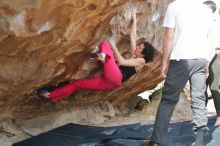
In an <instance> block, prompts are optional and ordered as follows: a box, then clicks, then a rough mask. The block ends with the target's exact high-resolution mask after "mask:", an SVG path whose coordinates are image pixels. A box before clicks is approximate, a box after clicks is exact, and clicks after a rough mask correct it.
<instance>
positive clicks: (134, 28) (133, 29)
mask: <svg viewBox="0 0 220 146" xmlns="http://www.w3.org/2000/svg"><path fill="white" fill-rule="evenodd" d="M131 17H132V25H131V33H130V43H131V55H132V57H134V56H135V55H134V51H135V49H136V31H137V26H136V23H137V22H136V11H132V16H131Z"/></svg>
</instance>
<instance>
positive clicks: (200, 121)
mask: <svg viewBox="0 0 220 146" xmlns="http://www.w3.org/2000/svg"><path fill="white" fill-rule="evenodd" d="M207 63H208V61H207V60H206V59H187V60H180V61H176V60H171V61H170V65H169V69H168V72H167V78H166V81H165V84H164V88H163V92H162V98H161V102H160V105H159V108H158V111H157V116H156V120H155V124H154V131H153V134H152V137H151V140H153V141H154V142H157V143H161V144H166V134H167V130H168V126H169V122H170V118H171V116H172V113H173V111H174V108H175V106H176V104H177V102H178V101H179V97H180V93H181V91H182V90H183V88H184V86H185V85H186V83H187V81H188V80H189V83H190V88H191V89H190V91H191V96H192V102H191V108H192V111H193V122H194V124H195V127H194V130H196V129H197V128H200V127H203V126H206V125H207V110H206V107H205V90H206V76H205V68H206V66H207Z"/></svg>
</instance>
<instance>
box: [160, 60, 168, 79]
mask: <svg viewBox="0 0 220 146" xmlns="http://www.w3.org/2000/svg"><path fill="white" fill-rule="evenodd" d="M167 71H168V64H167V63H163V64H162V66H161V75H162V77H163V78H164V79H166V77H167Z"/></svg>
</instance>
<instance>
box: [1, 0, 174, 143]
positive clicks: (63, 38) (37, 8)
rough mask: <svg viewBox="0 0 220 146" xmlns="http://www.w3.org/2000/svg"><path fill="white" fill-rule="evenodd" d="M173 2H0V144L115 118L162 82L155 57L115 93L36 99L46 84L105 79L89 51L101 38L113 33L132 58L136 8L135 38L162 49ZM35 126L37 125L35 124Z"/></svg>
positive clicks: (159, 55)
mask: <svg viewBox="0 0 220 146" xmlns="http://www.w3.org/2000/svg"><path fill="white" fill-rule="evenodd" d="M170 1H171V0H62V1H60V0H16V1H15V0H1V1H0V111H1V112H0V121H1V124H0V142H1V144H3V145H4V143H7V141H8V142H9V143H10V144H11V142H12V141H17V140H18V139H23V138H24V137H28V136H30V135H35V134H38V133H40V132H42V131H46V130H49V129H51V128H54V127H56V126H60V125H63V124H65V123H68V122H76V123H85V124H88V123H91V124H95V123H101V122H103V121H104V120H106V119H108V118H109V117H113V116H115V115H116V113H115V112H116V111H114V108H113V106H114V107H118V106H120V105H121V104H122V103H123V102H124V101H128V100H129V99H131V98H133V97H135V96H136V95H137V94H139V93H141V92H143V91H146V90H148V89H152V88H153V87H155V86H156V85H157V84H158V83H160V82H161V81H162V78H161V76H160V58H161V53H158V55H157V57H156V58H155V59H154V61H153V62H151V63H149V64H147V66H146V67H145V68H144V69H142V70H141V71H140V72H138V73H137V74H135V75H134V76H133V77H132V78H131V79H129V80H128V81H127V82H125V83H123V85H122V86H121V87H119V88H117V89H115V90H113V91H100V92H92V91H78V92H76V93H74V94H73V95H72V96H71V97H68V98H66V99H63V100H61V101H60V102H57V103H51V102H46V101H41V100H39V99H38V98H37V96H36V90H37V89H39V88H41V87H44V86H58V85H59V84H60V83H62V82H64V81H74V80H77V79H82V78H88V77H94V76H97V75H98V74H100V71H101V68H100V66H99V65H98V64H97V62H96V61H95V60H94V59H91V52H94V51H95V46H97V45H98V43H99V42H100V41H101V40H103V39H109V38H111V37H112V36H113V35H114V39H115V41H116V43H117V47H118V48H119V51H120V52H121V53H122V54H123V55H125V56H126V55H127V54H129V43H130V42H129V32H130V27H129V26H130V25H129V24H130V22H131V11H132V10H133V9H136V10H137V37H138V39H139V40H143V39H144V40H148V41H149V42H151V43H152V44H153V45H154V46H155V47H156V48H157V49H158V51H160V49H161V45H162V36H163V29H162V21H163V17H164V12H165V9H166V6H167V4H168V3H169V2H170ZM152 106H153V105H152ZM155 110H156V109H155ZM98 116H99V120H97V117H98ZM95 118H96V119H95ZM29 120H30V121H32V122H29ZM40 121H41V122H40ZM42 121H43V122H42ZM83 121H84V122H83ZM36 122H37V123H39V124H38V125H34V124H33V123H36ZM40 123H42V124H40ZM45 123H46V124H45ZM9 125H10V126H9ZM49 125H50V126H49ZM36 129H37V132H35V130H36ZM19 135H23V136H22V138H19ZM24 135H25V136H24Z"/></svg>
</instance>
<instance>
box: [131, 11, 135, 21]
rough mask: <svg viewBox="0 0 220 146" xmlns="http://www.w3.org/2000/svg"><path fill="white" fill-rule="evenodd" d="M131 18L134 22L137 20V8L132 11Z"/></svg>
mask: <svg viewBox="0 0 220 146" xmlns="http://www.w3.org/2000/svg"><path fill="white" fill-rule="evenodd" d="M131 18H132V21H133V22H134V21H136V10H132V11H131Z"/></svg>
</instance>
